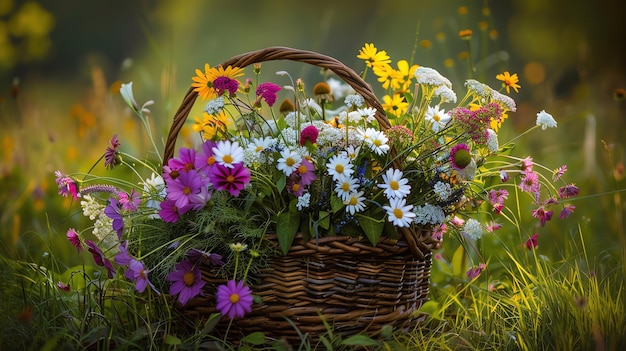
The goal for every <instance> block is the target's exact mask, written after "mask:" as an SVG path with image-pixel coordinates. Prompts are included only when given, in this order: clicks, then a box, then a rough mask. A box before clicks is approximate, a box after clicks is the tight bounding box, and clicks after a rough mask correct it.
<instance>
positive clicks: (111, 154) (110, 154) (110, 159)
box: [104, 134, 122, 169]
mask: <svg viewBox="0 0 626 351" xmlns="http://www.w3.org/2000/svg"><path fill="white" fill-rule="evenodd" d="M109 144H110V145H109V146H107V149H106V151H105V152H104V167H106V168H107V169H113V167H115V166H117V165H119V164H120V163H122V159H121V158H120V157H119V154H118V153H117V148H118V147H120V142H119V141H118V140H117V134H115V135H113V138H111V141H110V142H109Z"/></svg>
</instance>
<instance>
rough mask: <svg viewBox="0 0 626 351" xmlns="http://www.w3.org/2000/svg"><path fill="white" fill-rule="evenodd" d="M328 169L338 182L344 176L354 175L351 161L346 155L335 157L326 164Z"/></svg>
mask: <svg viewBox="0 0 626 351" xmlns="http://www.w3.org/2000/svg"><path fill="white" fill-rule="evenodd" d="M326 169H327V170H328V174H329V175H331V176H332V177H333V180H334V181H337V180H338V179H339V177H340V176H342V175H346V176H351V175H352V173H354V169H353V166H352V164H351V163H350V159H349V158H348V156H346V155H344V154H339V155H333V157H331V158H330V160H328V163H326Z"/></svg>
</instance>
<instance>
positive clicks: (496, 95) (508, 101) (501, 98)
mask: <svg viewBox="0 0 626 351" xmlns="http://www.w3.org/2000/svg"><path fill="white" fill-rule="evenodd" d="M491 99H492V100H493V101H497V102H499V103H501V104H503V105H504V107H506V108H507V109H508V110H509V111H511V112H515V111H517V106H516V105H515V100H513V98H511V97H510V96H508V95H504V94H502V93H500V92H499V91H497V90H493V89H492V90H491Z"/></svg>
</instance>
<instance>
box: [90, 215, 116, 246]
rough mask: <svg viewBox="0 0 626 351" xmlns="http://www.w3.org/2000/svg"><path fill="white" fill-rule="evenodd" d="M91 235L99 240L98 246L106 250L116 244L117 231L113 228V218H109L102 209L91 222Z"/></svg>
mask: <svg viewBox="0 0 626 351" xmlns="http://www.w3.org/2000/svg"><path fill="white" fill-rule="evenodd" d="M92 233H93V235H94V236H95V237H96V238H98V240H100V246H101V247H102V249H104V250H108V249H110V248H112V247H114V246H115V245H117V244H118V242H119V241H118V238H117V233H116V232H115V230H113V219H111V218H109V217H108V216H107V215H106V214H104V211H103V212H102V213H101V214H100V215H99V216H98V218H97V219H96V221H95V222H94V223H93V231H92Z"/></svg>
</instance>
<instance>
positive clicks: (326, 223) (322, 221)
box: [315, 211, 330, 230]
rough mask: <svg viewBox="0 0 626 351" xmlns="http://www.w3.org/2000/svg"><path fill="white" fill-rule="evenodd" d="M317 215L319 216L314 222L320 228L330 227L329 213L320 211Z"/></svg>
mask: <svg viewBox="0 0 626 351" xmlns="http://www.w3.org/2000/svg"><path fill="white" fill-rule="evenodd" d="M319 216H320V218H319V219H318V220H317V221H316V222H315V224H316V225H317V226H318V227H320V228H322V229H326V230H328V228H330V213H328V212H326V211H320V212H319Z"/></svg>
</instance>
